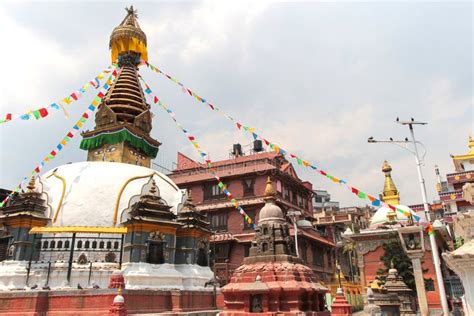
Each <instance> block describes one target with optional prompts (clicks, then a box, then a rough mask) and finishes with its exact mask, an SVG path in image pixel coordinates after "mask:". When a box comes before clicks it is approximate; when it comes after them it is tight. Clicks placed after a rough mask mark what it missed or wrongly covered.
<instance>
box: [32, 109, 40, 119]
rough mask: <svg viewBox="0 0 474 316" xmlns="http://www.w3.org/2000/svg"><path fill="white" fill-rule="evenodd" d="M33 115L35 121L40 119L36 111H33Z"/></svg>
mask: <svg viewBox="0 0 474 316" xmlns="http://www.w3.org/2000/svg"><path fill="white" fill-rule="evenodd" d="M33 115H34V116H35V119H37V120H38V119H39V118H40V117H41V114H40V112H39V111H38V110H34V111H33Z"/></svg>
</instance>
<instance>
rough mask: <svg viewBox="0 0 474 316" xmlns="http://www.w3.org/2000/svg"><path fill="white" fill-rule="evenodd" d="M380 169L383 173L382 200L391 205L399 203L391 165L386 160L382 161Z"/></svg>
mask: <svg viewBox="0 0 474 316" xmlns="http://www.w3.org/2000/svg"><path fill="white" fill-rule="evenodd" d="M382 171H383V172H384V173H385V182H384V185H383V193H382V201H384V202H385V203H389V204H393V205H399V204H400V195H399V192H398V190H397V187H396V186H395V183H394V182H393V179H392V175H391V171H392V166H390V165H389V164H388V162H387V161H386V160H385V161H384V162H383V165H382Z"/></svg>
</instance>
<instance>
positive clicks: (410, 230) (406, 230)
mask: <svg viewBox="0 0 474 316" xmlns="http://www.w3.org/2000/svg"><path fill="white" fill-rule="evenodd" d="M398 236H399V237H400V241H401V243H402V247H403V251H404V252H405V253H406V254H407V256H408V258H410V259H411V263H412V265H413V274H414V276H415V285H416V293H417V296H418V304H419V305H420V313H421V315H422V316H427V315H428V302H427V301H426V291H425V281H424V279H423V271H422V268H421V258H422V257H423V254H424V253H425V241H424V234H423V227H421V226H405V227H400V228H398Z"/></svg>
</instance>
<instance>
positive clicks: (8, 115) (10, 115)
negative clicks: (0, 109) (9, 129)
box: [5, 113, 12, 121]
mask: <svg viewBox="0 0 474 316" xmlns="http://www.w3.org/2000/svg"><path fill="white" fill-rule="evenodd" d="M5 120H6V121H11V120H12V114H11V113H8V114H7V117H6V119H5Z"/></svg>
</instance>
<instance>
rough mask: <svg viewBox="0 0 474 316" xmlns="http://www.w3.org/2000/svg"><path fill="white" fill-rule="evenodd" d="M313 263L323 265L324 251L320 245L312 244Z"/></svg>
mask: <svg viewBox="0 0 474 316" xmlns="http://www.w3.org/2000/svg"><path fill="white" fill-rule="evenodd" d="M312 249H313V265H314V266H317V267H324V251H323V249H321V247H318V246H313V248H312Z"/></svg>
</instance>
